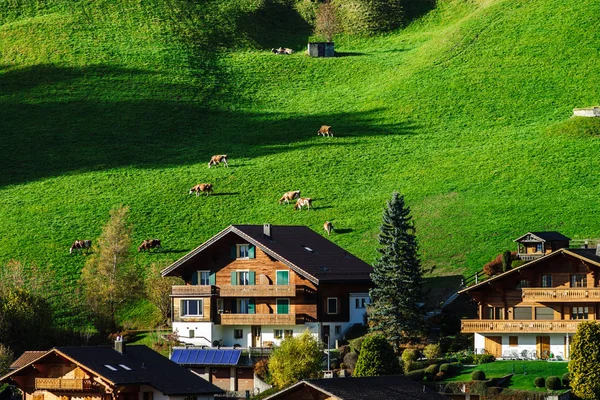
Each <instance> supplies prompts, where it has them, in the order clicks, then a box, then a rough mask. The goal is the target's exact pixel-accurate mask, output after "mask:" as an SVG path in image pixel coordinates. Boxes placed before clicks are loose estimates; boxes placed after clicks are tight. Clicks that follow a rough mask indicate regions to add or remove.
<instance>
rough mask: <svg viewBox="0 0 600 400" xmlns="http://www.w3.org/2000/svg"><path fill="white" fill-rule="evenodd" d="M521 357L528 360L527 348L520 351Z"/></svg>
mask: <svg viewBox="0 0 600 400" xmlns="http://www.w3.org/2000/svg"><path fill="white" fill-rule="evenodd" d="M521 359H522V360H529V352H528V351H527V350H523V351H522V352H521Z"/></svg>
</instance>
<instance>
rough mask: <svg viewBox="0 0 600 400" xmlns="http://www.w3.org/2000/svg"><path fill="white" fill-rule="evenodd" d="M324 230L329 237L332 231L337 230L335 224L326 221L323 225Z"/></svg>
mask: <svg viewBox="0 0 600 400" xmlns="http://www.w3.org/2000/svg"><path fill="white" fill-rule="evenodd" d="M323 229H325V232H327V236H329V234H330V233H331V231H333V230H334V229H335V228H334V227H333V224H332V223H331V222H329V221H325V223H324V224H323Z"/></svg>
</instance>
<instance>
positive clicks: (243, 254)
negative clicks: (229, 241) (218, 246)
mask: <svg viewBox="0 0 600 400" xmlns="http://www.w3.org/2000/svg"><path fill="white" fill-rule="evenodd" d="M236 256H237V258H249V257H250V245H249V244H238V245H237V255H236Z"/></svg>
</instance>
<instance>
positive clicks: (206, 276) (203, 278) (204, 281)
mask: <svg viewBox="0 0 600 400" xmlns="http://www.w3.org/2000/svg"><path fill="white" fill-rule="evenodd" d="M198 277H199V278H200V279H199V281H200V284H201V285H204V286H207V285H210V271H198Z"/></svg>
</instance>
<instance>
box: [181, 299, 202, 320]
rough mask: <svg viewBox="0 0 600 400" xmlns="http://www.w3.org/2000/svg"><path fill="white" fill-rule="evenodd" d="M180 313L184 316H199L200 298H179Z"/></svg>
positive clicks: (200, 308) (200, 309)
mask: <svg viewBox="0 0 600 400" xmlns="http://www.w3.org/2000/svg"><path fill="white" fill-rule="evenodd" d="M180 315H181V316H182V317H185V316H201V315H202V300H201V299H197V300H181V309H180Z"/></svg>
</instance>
